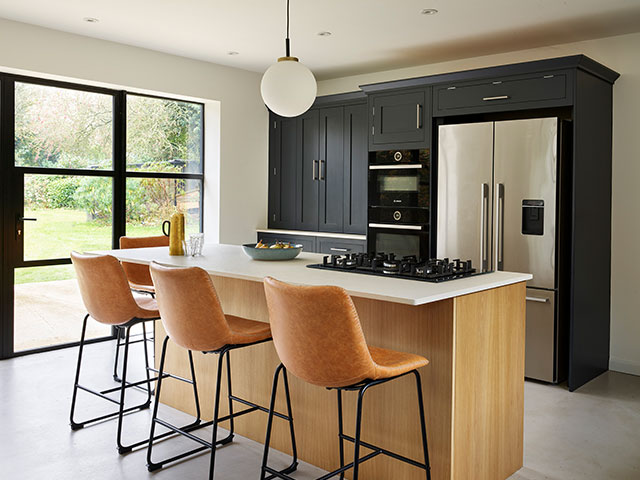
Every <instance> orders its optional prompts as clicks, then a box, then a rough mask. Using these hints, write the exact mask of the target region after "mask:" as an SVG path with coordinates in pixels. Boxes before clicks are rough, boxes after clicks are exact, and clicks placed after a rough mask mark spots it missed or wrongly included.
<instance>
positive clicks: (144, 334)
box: [142, 322, 153, 408]
mask: <svg viewBox="0 0 640 480" xmlns="http://www.w3.org/2000/svg"><path fill="white" fill-rule="evenodd" d="M142 346H143V348H144V372H145V374H146V376H147V408H148V407H149V406H150V405H151V395H152V394H153V389H152V388H151V375H150V374H149V372H150V370H151V367H150V366H149V351H148V350H147V325H146V322H142Z"/></svg>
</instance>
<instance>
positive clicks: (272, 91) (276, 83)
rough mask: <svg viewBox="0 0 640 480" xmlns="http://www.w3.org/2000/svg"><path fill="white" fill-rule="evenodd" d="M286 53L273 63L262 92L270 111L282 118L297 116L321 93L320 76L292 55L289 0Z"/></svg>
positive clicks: (262, 83)
mask: <svg viewBox="0 0 640 480" xmlns="http://www.w3.org/2000/svg"><path fill="white" fill-rule="evenodd" d="M285 51H286V56H284V57H280V58H278V61H277V63H274V64H273V65H271V66H270V67H269V68H268V69H267V71H266V72H264V75H263V76H262V82H261V83H260V92H261V93H262V99H263V100H264V103H265V104H266V105H267V107H269V110H271V111H272V112H274V113H276V114H278V115H280V116H282V117H296V116H298V115H301V114H303V113H304V112H306V111H307V110H309V107H311V105H312V104H313V102H314V101H315V99H316V94H317V93H318V85H317V83H316V78H315V77H314V76H313V73H311V70H309V69H308V68H307V67H305V66H304V65H303V64H302V63H300V62H299V61H298V59H297V58H296V57H292V56H291V52H290V48H289V0H287V38H286V39H285Z"/></svg>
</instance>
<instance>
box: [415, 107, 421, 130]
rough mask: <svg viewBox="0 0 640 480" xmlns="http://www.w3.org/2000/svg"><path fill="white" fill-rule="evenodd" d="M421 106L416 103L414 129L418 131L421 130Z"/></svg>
mask: <svg viewBox="0 0 640 480" xmlns="http://www.w3.org/2000/svg"><path fill="white" fill-rule="evenodd" d="M421 114H422V105H420V104H419V103H416V128H417V129H418V130H420V129H421V128H422V115H421Z"/></svg>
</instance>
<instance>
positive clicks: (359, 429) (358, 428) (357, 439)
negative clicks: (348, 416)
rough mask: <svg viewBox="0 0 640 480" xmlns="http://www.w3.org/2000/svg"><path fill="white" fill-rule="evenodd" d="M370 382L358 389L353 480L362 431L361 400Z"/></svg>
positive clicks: (356, 469) (355, 473)
mask: <svg viewBox="0 0 640 480" xmlns="http://www.w3.org/2000/svg"><path fill="white" fill-rule="evenodd" d="M370 386H371V384H370V383H369V384H367V385H365V386H364V387H362V388H361V389H360V390H359V391H358V407H357V410H356V433H355V436H354V442H353V477H352V479H353V480H358V470H359V467H360V434H361V432H362V402H363V400H364V394H365V392H366V391H367V389H368V388H369V387H370Z"/></svg>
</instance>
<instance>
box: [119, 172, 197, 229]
mask: <svg viewBox="0 0 640 480" xmlns="http://www.w3.org/2000/svg"><path fill="white" fill-rule="evenodd" d="M201 188H202V181H201V180H185V179H180V178H128V179H127V235H129V236H132V237H143V236H151V235H161V234H162V222H163V221H164V220H169V218H170V217H171V215H172V214H173V213H174V212H176V211H179V212H182V213H184V214H185V230H186V233H187V234H192V233H198V232H199V231H200V191H201Z"/></svg>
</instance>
